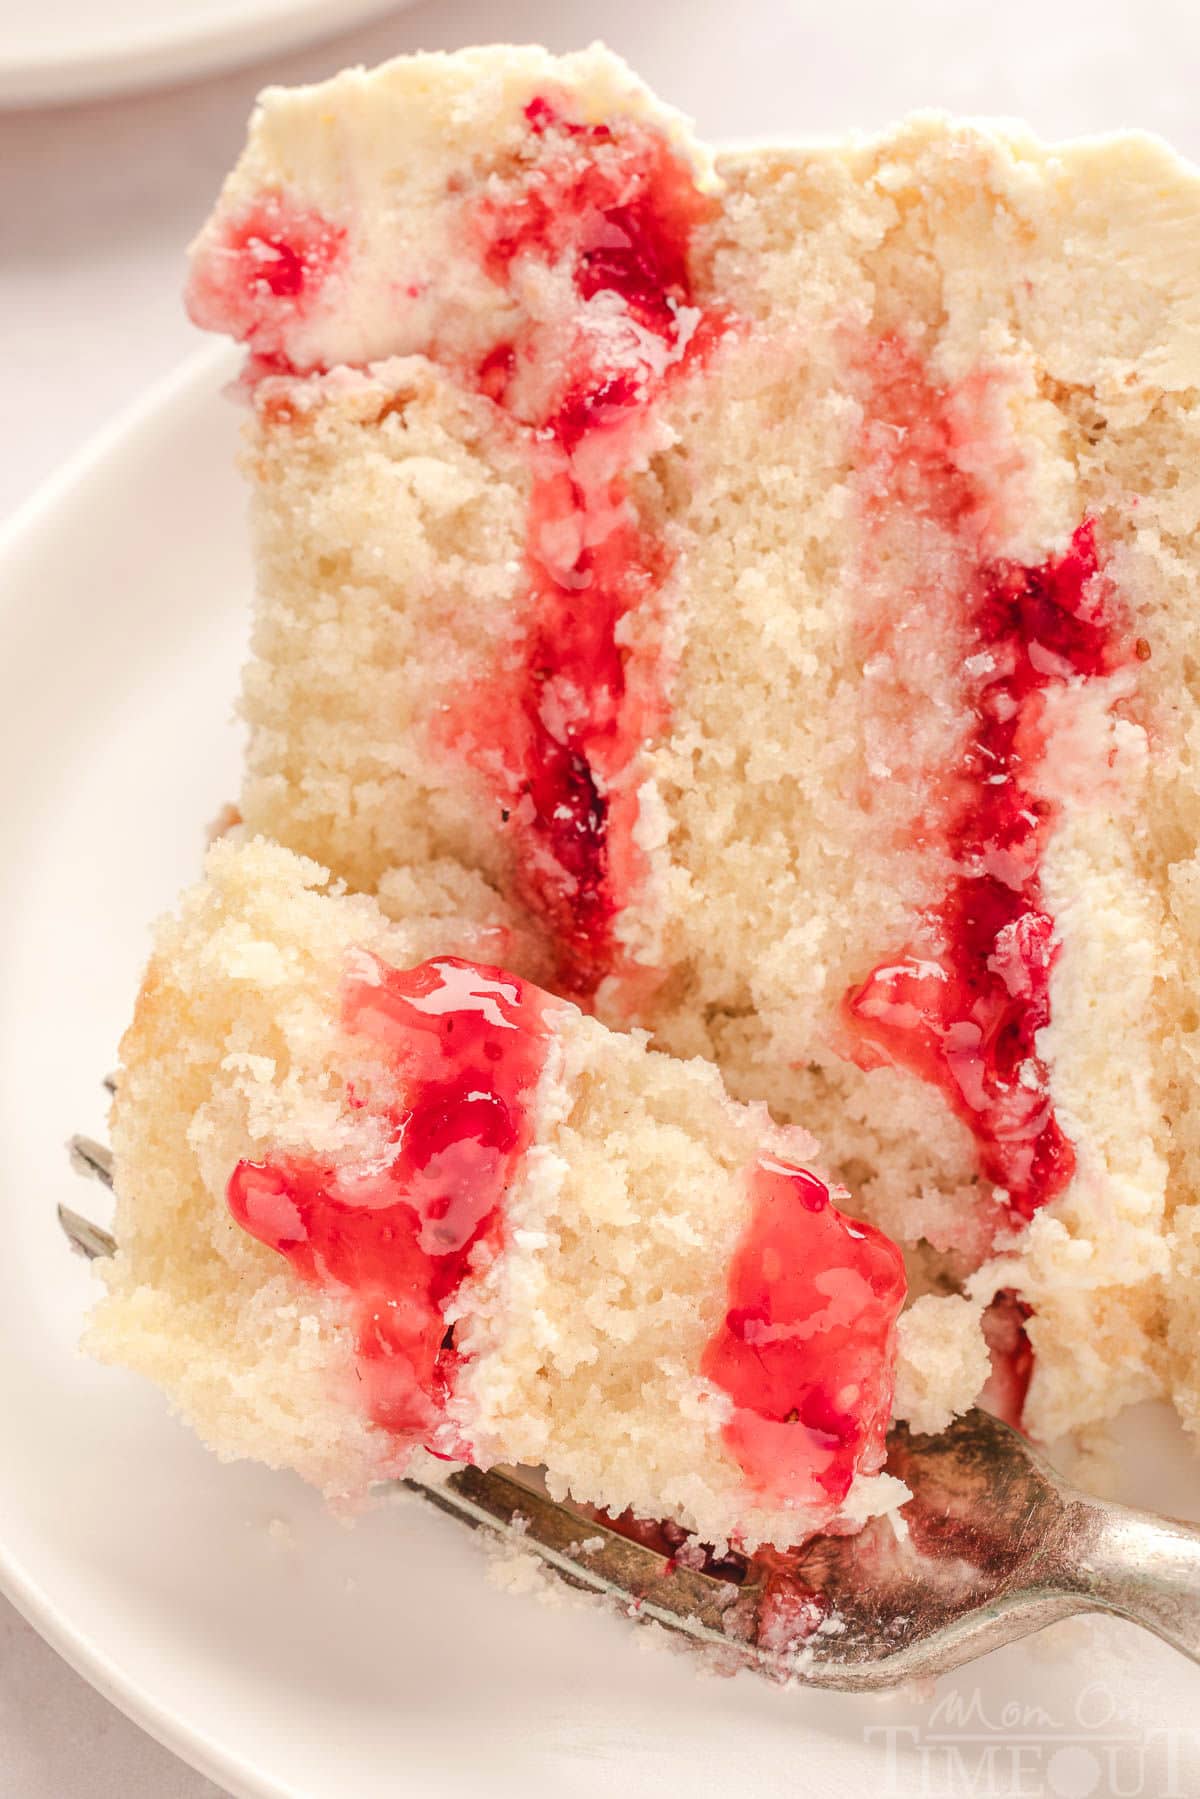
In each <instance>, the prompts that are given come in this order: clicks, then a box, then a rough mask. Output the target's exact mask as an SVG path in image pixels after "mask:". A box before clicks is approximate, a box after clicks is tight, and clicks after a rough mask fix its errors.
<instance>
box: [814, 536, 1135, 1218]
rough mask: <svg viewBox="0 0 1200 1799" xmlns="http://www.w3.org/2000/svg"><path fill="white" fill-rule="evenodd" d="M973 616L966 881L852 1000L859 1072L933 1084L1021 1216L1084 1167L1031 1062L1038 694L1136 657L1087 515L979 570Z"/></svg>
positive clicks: (1036, 981)
mask: <svg viewBox="0 0 1200 1799" xmlns="http://www.w3.org/2000/svg"><path fill="white" fill-rule="evenodd" d="M965 606H966V619H967V627H968V633H969V638H970V642H971V645H972V652H973V655H972V660H974V659H976V658H978V660H979V662H980V663H981V664H982V665H983V672H982V673H981V674H980V675H979V676H978V677H977V679H976V682H975V686H974V692H973V695H972V701H971V704H972V713H973V722H972V725H971V729H970V735H969V737H968V741H967V744H966V747H965V749H964V752H963V761H962V767H961V774H960V776H959V778H958V780H957V782H956V788H957V790H958V792H959V793H960V794H961V798H960V799H959V800H958V801H957V804H955V805H954V806H953V807H952V810H951V813H950V816H949V820H948V823H947V826H946V839H947V842H948V845H949V848H950V851H951V854H952V857H953V860H954V864H955V867H956V869H957V871H958V872H957V873H956V875H955V877H954V879H953V880H952V882H951V884H950V887H949V890H948V891H947V893H946V896H945V898H944V899H943V900H942V901H941V903H940V904H939V905H938V906H937V907H936V908H935V909H934V910H933V911H932V912H931V913H930V914H929V915H928V916H927V918H926V921H925V923H926V925H927V928H928V933H929V942H928V944H927V945H926V946H925V947H922V948H920V949H910V950H907V951H905V952H904V953H902V954H901V955H899V956H896V957H894V958H891V959H889V960H888V961H887V962H886V963H883V964H882V965H881V966H880V967H878V968H876V969H875V971H874V972H873V973H872V974H871V975H870V976H868V978H867V979H866V980H865V981H864V982H862V984H861V985H859V986H857V987H855V988H853V989H852V990H851V991H850V993H849V994H848V996H847V1000H846V1004H847V1008H848V1011H849V1013H850V1016H851V1018H852V1019H853V1020H854V1022H855V1025H856V1027H857V1030H858V1034H859V1038H860V1043H861V1054H860V1060H861V1061H862V1062H863V1064H864V1065H865V1066H874V1065H879V1064H882V1063H892V1064H894V1065H896V1066H897V1067H901V1068H908V1069H911V1070H912V1071H913V1072H914V1073H916V1074H919V1075H920V1076H921V1077H922V1078H923V1079H924V1080H927V1081H929V1082H931V1083H932V1084H933V1085H935V1086H936V1087H938V1088H939V1089H940V1090H941V1092H942V1093H944V1094H945V1096H946V1098H947V1100H948V1101H949V1103H950V1105H951V1106H952V1107H953V1109H954V1111H955V1112H956V1113H957V1114H958V1116H959V1117H960V1118H962V1119H963V1120H964V1122H965V1123H966V1124H967V1125H968V1126H969V1127H970V1129H971V1130H972V1132H973V1133H974V1135H975V1139H976V1142H977V1144H978V1148H979V1161H980V1169H981V1171H982V1173H983V1175H984V1176H985V1178H986V1179H987V1180H989V1181H991V1182H993V1183H994V1185H995V1186H996V1187H997V1188H998V1189H1000V1195H999V1197H1001V1198H1002V1199H1003V1200H1004V1201H1005V1202H1006V1203H1007V1205H1008V1207H1009V1209H1010V1211H1011V1213H1012V1214H1013V1216H1014V1217H1016V1218H1020V1219H1028V1218H1031V1217H1032V1216H1033V1214H1034V1212H1036V1211H1037V1209H1038V1207H1039V1206H1043V1205H1045V1204H1046V1203H1047V1202H1048V1201H1049V1200H1051V1199H1053V1198H1054V1197H1055V1196H1056V1195H1057V1194H1059V1193H1061V1192H1062V1191H1063V1189H1064V1187H1065V1186H1066V1185H1067V1183H1068V1182H1069V1181H1070V1179H1071V1176H1072V1174H1073V1173H1074V1169H1075V1152H1074V1149H1073V1148H1072V1145H1071V1143H1070V1142H1069V1140H1068V1138H1067V1137H1066V1136H1065V1135H1064V1133H1063V1130H1062V1127H1061V1126H1060V1124H1059V1122H1058V1120H1057V1118H1056V1117H1055V1114H1054V1107H1053V1104H1052V1101H1051V1098H1050V1090H1049V1073H1048V1070H1047V1068H1046V1064H1045V1062H1044V1061H1043V1060H1042V1058H1041V1056H1040V1055H1039V1054H1038V1051H1037V1034H1038V1032H1039V1031H1040V1030H1042V1029H1043V1028H1044V1027H1045V1026H1046V1025H1047V1024H1048V1023H1049V1022H1050V972H1051V969H1052V968H1053V966H1054V961H1055V957H1056V956H1057V954H1058V944H1057V941H1056V938H1055V930H1054V920H1053V918H1052V917H1051V916H1050V914H1049V913H1048V912H1047V911H1046V909H1045V905H1044V903H1043V898H1042V890H1041V881H1040V875H1039V870H1040V865H1041V858H1042V855H1043V852H1044V849H1045V845H1046V840H1047V838H1048V836H1049V834H1050V832H1051V831H1052V830H1053V827H1054V823H1055V819H1056V816H1057V809H1056V807H1055V806H1054V805H1053V804H1052V803H1051V802H1050V801H1048V800H1046V799H1044V798H1042V797H1039V795H1038V792H1037V769H1038V764H1039V762H1040V761H1041V759H1042V757H1043V755H1044V754H1045V749H1046V744H1045V736H1044V732H1043V729H1042V711H1043V705H1044V696H1045V694H1046V693H1047V691H1048V690H1049V689H1051V688H1053V687H1062V686H1064V685H1069V684H1072V683H1076V682H1079V681H1082V680H1086V679H1088V678H1090V677H1093V676H1098V675H1104V674H1108V673H1111V672H1112V671H1113V670H1114V669H1115V668H1117V667H1119V666H1121V664H1122V663H1123V662H1124V661H1125V660H1127V659H1128V657H1127V654H1126V651H1125V649H1124V646H1123V644H1122V642H1121V640H1120V638H1119V636H1118V633H1117V631H1116V629H1115V625H1114V620H1113V617H1112V611H1111V594H1110V590H1109V584H1108V582H1107V580H1106V578H1105V577H1104V575H1103V573H1102V571H1101V567H1100V562H1099V558H1098V556H1097V551H1096V538H1095V527H1094V525H1093V523H1092V521H1091V520H1090V519H1087V520H1085V521H1084V523H1083V524H1081V525H1080V527H1079V529H1078V530H1077V531H1076V532H1075V535H1074V537H1073V538H1072V539H1071V543H1070V546H1069V548H1068V549H1067V550H1066V551H1065V552H1064V554H1062V555H1061V556H1055V557H1051V558H1049V559H1048V560H1047V561H1046V562H1043V563H1041V564H1040V565H1039V566H1037V567H1033V568H1029V567H1024V566H1023V565H1021V564H1019V563H1015V562H1004V561H993V562H987V563H984V564H983V565H982V567H980V569H979V570H978V575H977V579H976V582H975V584H974V587H973V589H972V591H971V592H970V593H969V594H968V595H967V596H966V599H965Z"/></svg>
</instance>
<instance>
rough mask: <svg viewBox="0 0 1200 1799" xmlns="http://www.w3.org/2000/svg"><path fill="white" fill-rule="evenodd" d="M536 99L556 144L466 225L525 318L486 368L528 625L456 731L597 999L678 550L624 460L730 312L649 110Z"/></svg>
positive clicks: (631, 869) (621, 888) (692, 207)
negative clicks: (701, 271)
mask: <svg viewBox="0 0 1200 1799" xmlns="http://www.w3.org/2000/svg"><path fill="white" fill-rule="evenodd" d="M525 110H526V118H527V119H528V121H529V124H530V129H531V132H532V134H533V136H534V137H535V138H537V139H539V140H542V146H541V147H542V148H543V151H544V153H543V154H542V155H541V156H540V157H539V159H538V160H537V161H536V162H534V163H533V164H531V165H530V166H529V167H528V168H526V169H524V170H523V171H522V172H521V173H520V174H518V175H517V176H514V177H513V178H512V179H511V180H509V181H508V182H507V183H506V184H503V185H502V187H501V191H499V192H493V193H489V195H488V197H487V198H486V199H485V201H484V202H483V204H482V205H481V206H478V207H476V208H475V210H474V211H473V214H472V220H471V225H472V230H471V236H472V242H473V245H474V248H475V252H476V254H477V255H478V256H479V257H480V258H481V259H482V262H483V266H484V268H485V269H486V271H487V272H488V274H489V275H490V276H491V277H492V279H493V280H495V281H496V282H497V284H498V285H499V286H501V287H502V288H504V289H505V290H506V291H507V292H508V293H509V294H510V295H511V296H512V297H513V298H514V299H516V301H517V302H518V304H519V305H520V304H522V303H523V305H522V310H523V311H524V312H525V314H526V317H525V322H524V324H523V325H522V326H521V327H520V328H519V329H518V330H517V331H516V332H515V333H514V334H512V335H511V336H510V337H507V338H506V339H505V340H504V341H503V342H501V343H499V344H497V345H495V346H494V347H493V348H492V349H491V350H490V351H489V352H488V354H487V355H486V356H485V357H484V358H483V359H482V361H481V363H480V364H479V366H478V368H477V370H476V371H475V381H476V385H477V386H478V387H479V388H480V389H481V391H483V392H484V393H486V394H487V395H488V397H489V398H491V399H493V400H494V401H495V402H496V403H497V404H498V405H499V406H501V407H502V408H503V409H504V410H505V411H506V412H507V413H508V414H509V416H510V417H511V418H513V419H514V420H516V421H517V422H518V423H519V424H521V425H523V426H525V427H526V428H528V430H529V432H530V457H531V472H532V490H531V494H530V501H529V515H528V526H527V533H526V549H525V561H526V578H527V582H528V591H527V596H526V599H525V601H524V606H523V616H524V625H523V628H522V630H521V633H520V636H519V639H518V641H517V642H516V643H515V644H514V645H513V646H512V647H511V649H510V651H509V653H508V654H507V655H506V656H505V657H504V658H503V659H502V661H501V665H500V666H499V667H498V668H497V671H496V674H495V677H494V679H493V680H492V681H490V682H485V683H484V684H483V686H482V687H481V688H480V687H476V688H474V689H473V690H472V692H471V693H470V695H469V696H467V697H466V698H464V700H463V702H462V703H461V704H460V706H459V707H458V708H456V709H455V710H454V712H453V714H452V717H451V720H450V723H449V725H448V727H447V741H448V742H449V743H450V745H451V746H452V747H453V748H454V749H455V751H456V752H457V753H458V754H460V755H462V756H463V757H464V758H465V759H466V760H467V761H468V762H470V763H471V764H472V765H473V766H474V767H475V768H477V769H479V770H480V771H481V772H482V773H484V775H485V777H486V779H487V780H488V782H489V784H490V785H491V787H492V789H493V791H494V793H495V795H496V799H497V802H498V812H499V817H500V821H501V826H502V828H503V829H504V830H505V831H506V832H507V833H508V835H509V837H510V839H511V840H512V844H513V855H514V863H515V870H516V873H515V877H514V879H515V883H516V886H517V889H518V892H519V896H520V898H521V899H522V901H523V902H524V904H525V905H526V906H527V907H528V908H529V910H530V911H531V912H532V914H533V915H534V917H535V918H537V919H538V921H539V922H540V924H541V926H542V929H543V930H544V932H545V934H546V936H547V937H548V938H549V940H550V941H551V942H552V944H553V945H554V948H555V953H556V957H557V970H556V985H557V986H558V988H559V990H560V991H562V992H565V993H568V994H571V995H572V996H573V997H575V998H577V999H584V1000H586V999H587V998H589V997H590V996H591V995H592V994H594V992H595V990H596V988H597V986H598V985H599V983H600V981H601V980H603V979H604V977H605V976H606V975H607V974H609V973H612V972H623V969H622V950H621V946H620V945H619V943H618V940H617V934H616V924H617V920H618V916H619V914H620V913H621V911H622V909H623V908H624V907H625V906H626V905H627V904H628V903H629V900H630V898H631V896H632V894H633V893H634V892H635V891H636V889H637V887H638V885H639V883H640V882H641V880H642V879H643V878H644V873H645V868H644V857H643V854H642V852H641V850H640V848H639V847H638V845H637V842H636V826H637V821H638V792H637V789H638V775H637V761H638V755H639V751H640V750H641V748H642V745H643V744H644V742H645V740H646V739H647V738H648V737H649V736H650V735H651V733H652V732H653V731H654V730H655V729H656V728H658V727H659V726H660V725H661V723H662V721H663V719H664V717H665V711H666V701H665V692H664V688H665V677H664V670H663V654H662V647H661V636H662V632H661V625H660V621H659V616H658V611H659V598H660V595H661V590H662V585H663V581H664V578H665V576H666V574H667V572H668V570H669V567H670V556H669V554H668V551H667V549H666V546H665V545H664V543H663V542H662V540H661V538H660V537H659V536H658V535H657V534H656V533H655V532H654V531H652V530H650V529H649V528H647V526H646V525H645V523H644V522H643V521H642V520H641V519H640V518H639V514H638V508H637V505H636V502H635V499H634V496H633V494H632V491H631V487H630V481H629V474H630V471H631V470H633V469H635V468H636V467H637V465H638V463H639V461H644V460H645V456H646V454H647V451H648V448H649V447H652V445H653V423H652V416H653V411H654V406H655V403H656V401H657V400H658V399H659V398H660V396H661V395H662V393H663V391H664V389H665V387H666V385H667V383H668V381H669V380H670V379H671V378H672V377H673V375H674V374H675V373H676V372H677V371H678V370H679V369H680V368H682V367H683V366H685V365H689V364H692V363H694V362H695V360H696V359H697V357H698V356H700V355H701V354H702V353H703V352H704V351H705V349H706V347H707V346H709V345H711V344H712V343H713V342H714V341H715V340H716V338H717V336H719V334H720V332H721V330H722V329H723V328H724V321H723V319H721V318H718V316H717V315H716V314H715V313H708V314H702V313H701V312H700V310H698V309H697V308H696V307H695V306H694V305H693V303H692V288H691V278H690V273H689V267H688V249H689V243H690V239H691V235H692V231H693V229H694V227H695V225H696V224H697V223H698V222H699V221H700V220H701V219H702V218H703V217H704V216H705V215H706V213H707V211H708V202H707V201H706V200H705V199H704V197H703V196H702V195H701V194H700V193H699V191H698V190H697V188H696V185H695V182H694V180H693V177H692V173H691V170H690V169H689V168H688V166H687V164H686V163H685V162H684V161H683V159H682V158H680V157H678V156H676V155H675V154H674V152H673V151H672V150H671V149H670V147H669V145H668V144H667V143H666V142H665V141H664V139H663V138H662V137H660V136H659V135H657V134H656V133H654V132H652V131H649V130H646V129H643V128H641V127H638V126H632V125H628V124H626V125H620V126H613V127H610V126H607V125H575V124H571V123H570V122H568V121H566V120H565V119H564V117H563V115H562V113H561V111H560V110H559V108H558V107H557V106H556V105H555V104H554V103H553V102H552V101H551V100H549V99H548V98H546V97H544V96H536V97H535V98H534V100H532V101H531V102H530V104H529V106H528V107H527V108H526V109H525ZM553 136H557V137H558V138H560V139H561V140H562V148H556V147H555V146H554V142H553ZM546 293H550V294H551V295H552V299H551V300H550V301H549V302H546V300H545V298H544V296H545V295H546ZM635 614H636V615H637V618H636V625H635V623H634V615H635Z"/></svg>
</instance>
